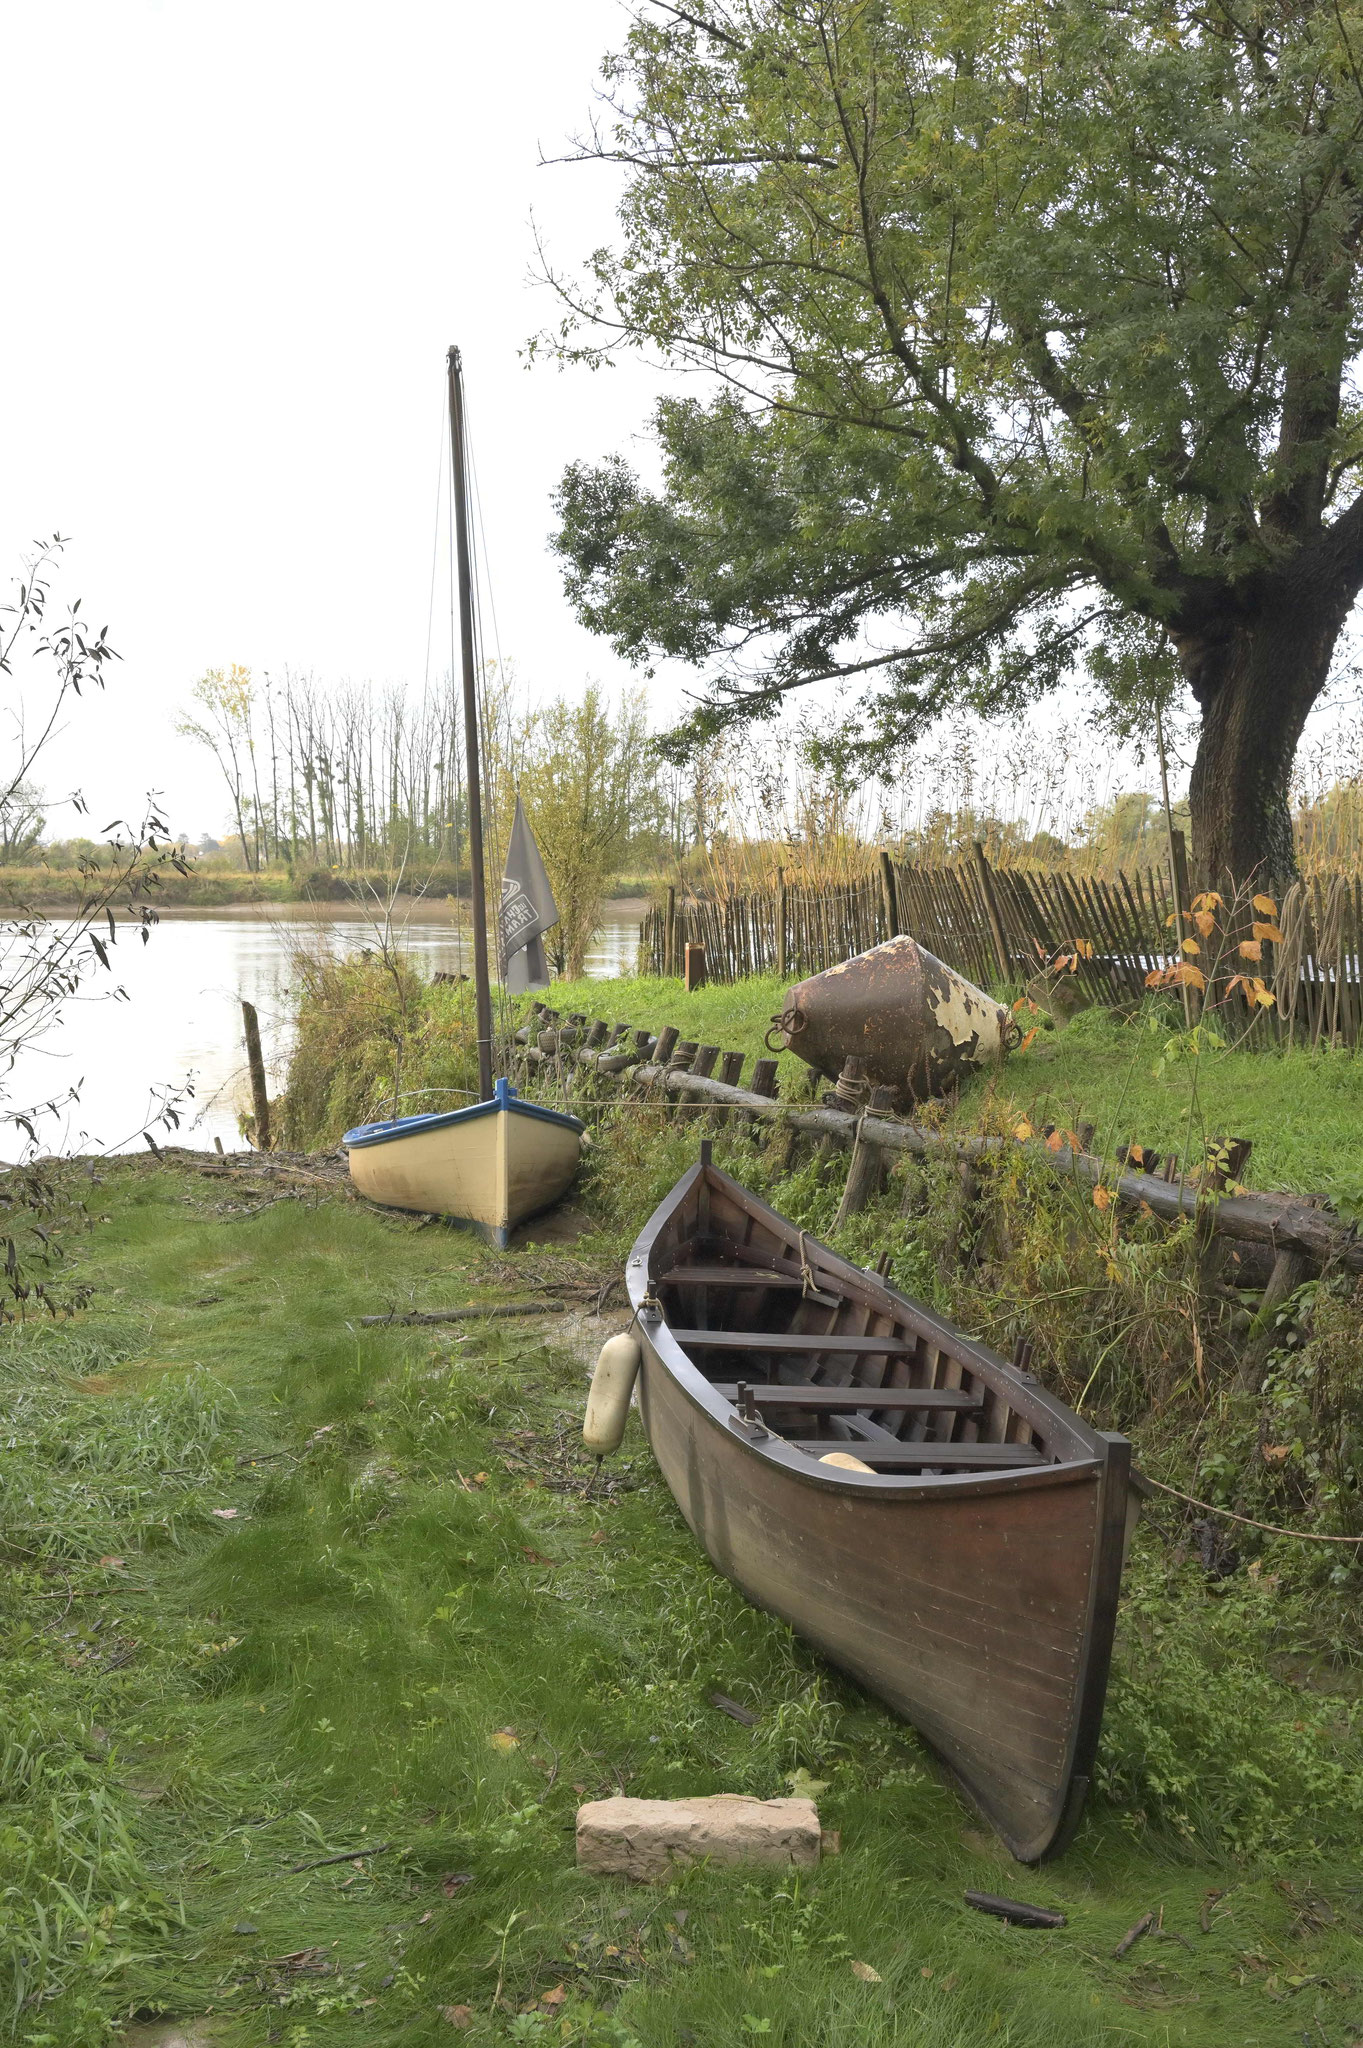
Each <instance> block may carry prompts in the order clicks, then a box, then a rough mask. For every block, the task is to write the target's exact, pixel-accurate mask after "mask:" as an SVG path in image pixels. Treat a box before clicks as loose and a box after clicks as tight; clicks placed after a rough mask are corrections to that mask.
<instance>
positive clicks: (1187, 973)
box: [1174, 960, 1207, 988]
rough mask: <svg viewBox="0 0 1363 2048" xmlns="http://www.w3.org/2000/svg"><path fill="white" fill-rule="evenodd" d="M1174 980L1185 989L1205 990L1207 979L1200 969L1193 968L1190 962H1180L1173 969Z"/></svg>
mask: <svg viewBox="0 0 1363 2048" xmlns="http://www.w3.org/2000/svg"><path fill="white" fill-rule="evenodd" d="M1174 978H1175V980H1177V981H1181V982H1182V983H1183V984H1184V986H1185V987H1187V988H1205V987H1206V986H1207V977H1206V975H1205V974H1204V973H1203V972H1202V969H1201V968H1200V967H1194V965H1193V963H1192V961H1191V960H1181V961H1180V962H1179V964H1178V966H1177V967H1176V968H1175V969H1174Z"/></svg>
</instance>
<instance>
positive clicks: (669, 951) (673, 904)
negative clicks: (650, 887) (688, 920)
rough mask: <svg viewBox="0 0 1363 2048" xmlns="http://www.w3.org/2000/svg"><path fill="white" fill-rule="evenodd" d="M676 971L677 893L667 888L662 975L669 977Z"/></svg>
mask: <svg viewBox="0 0 1363 2048" xmlns="http://www.w3.org/2000/svg"><path fill="white" fill-rule="evenodd" d="M676 971H677V892H676V890H675V888H672V887H670V886H669V888H668V891H667V910H666V912H665V915H664V922H663V973H664V974H665V975H671V974H675V973H676Z"/></svg>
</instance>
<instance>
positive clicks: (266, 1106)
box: [241, 1001, 270, 1152]
mask: <svg viewBox="0 0 1363 2048" xmlns="http://www.w3.org/2000/svg"><path fill="white" fill-rule="evenodd" d="M241 1016H242V1022H243V1023H244V1024H245V1026H246V1064H247V1066H248V1067H249V1068H250V1070H251V1100H252V1102H253V1103H254V1105H255V1113H256V1129H255V1138H254V1141H253V1142H254V1144H255V1148H256V1150H257V1152H268V1151H269V1149H270V1098H269V1095H268V1093H267V1092H266V1087H265V1056H264V1054H263V1053H262V1052H261V1050H260V1019H259V1017H257V1015H256V1006H255V1004H254V1003H248V1002H245V1001H243V1003H242V1006H241Z"/></svg>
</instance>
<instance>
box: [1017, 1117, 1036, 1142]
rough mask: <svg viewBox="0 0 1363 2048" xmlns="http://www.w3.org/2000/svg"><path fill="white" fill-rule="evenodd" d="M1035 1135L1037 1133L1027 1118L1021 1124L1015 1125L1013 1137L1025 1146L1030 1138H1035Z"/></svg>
mask: <svg viewBox="0 0 1363 2048" xmlns="http://www.w3.org/2000/svg"><path fill="white" fill-rule="evenodd" d="M1035 1135H1036V1133H1035V1132H1034V1131H1033V1129H1032V1127H1031V1125H1030V1124H1029V1123H1028V1121H1027V1119H1026V1117H1024V1118H1023V1119H1022V1122H1021V1123H1020V1124H1015V1125H1014V1126H1013V1136H1014V1137H1015V1138H1017V1139H1019V1140H1020V1141H1021V1142H1022V1143H1023V1144H1026V1142H1027V1140H1028V1138H1031V1137H1034V1136H1035Z"/></svg>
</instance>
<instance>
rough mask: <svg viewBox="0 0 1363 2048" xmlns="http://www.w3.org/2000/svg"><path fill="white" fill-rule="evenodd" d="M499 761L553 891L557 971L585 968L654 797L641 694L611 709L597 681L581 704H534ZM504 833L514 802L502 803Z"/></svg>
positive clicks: (551, 937) (552, 946)
mask: <svg viewBox="0 0 1363 2048" xmlns="http://www.w3.org/2000/svg"><path fill="white" fill-rule="evenodd" d="M502 752H503V754H504V756H505V758H503V759H502V760H501V761H500V762H499V763H498V764H497V765H498V767H499V769H500V773H501V775H502V777H503V778H505V779H507V780H510V781H512V782H513V784H514V787H515V789H516V791H517V793H518V794H519V795H520V797H521V800H522V802H523V803H524V805H525V813H526V817H527V818H528V820H529V822H530V829H531V831H532V832H533V833H534V835H535V841H536V844H537V845H538V847H539V850H540V854H541V857H542V859H543V861H544V865H545V868H546V870H547V872H548V875H549V880H550V884H551V886H552V888H553V891H554V902H555V904H556V905H557V907H558V912H559V921H558V924H557V926H556V927H555V928H554V929H553V930H552V931H550V932H549V933H548V935H547V937H546V940H545V943H546V945H547V947H548V948H549V950H550V952H551V953H552V954H553V955H554V957H555V959H556V961H557V963H558V965H559V966H560V967H561V968H563V970H564V971H565V972H566V973H568V974H571V975H579V974H581V972H582V963H583V961H584V960H585V958H586V955H587V948H588V947H589V946H590V945H591V942H592V940H593V939H594V938H595V936H596V932H597V928H598V926H599V925H600V922H601V906H602V904H603V902H604V901H605V897H606V892H607V889H608V887H609V884H610V879H611V876H612V875H613V874H614V873H615V871H616V869H617V868H618V867H619V866H620V863H621V861H622V860H623V859H624V858H625V856H626V853H627V852H628V850H629V847H630V842H631V839H632V837H633V836H634V834H635V832H636V830H637V828H638V823H639V819H638V816H637V815H636V813H637V812H638V811H639V810H640V809H643V810H645V811H646V810H648V809H649V808H650V805H651V800H652V799H653V798H654V794H655V792H654V782H655V779H656V771H655V767H654V764H653V762H652V760H651V757H650V753H649V747H648V722H647V717H646V712H645V705H644V696H643V692H642V691H634V692H630V693H627V694H626V695H625V696H624V697H623V698H622V700H621V702H620V704H619V705H618V706H614V705H612V704H611V702H610V700H609V699H608V697H607V696H606V693H605V692H604V691H603V690H602V689H600V688H599V687H598V685H597V684H595V683H592V684H589V685H588V687H587V689H586V690H584V692H583V694H582V696H581V697H580V698H579V699H577V700H576V701H569V700H568V699H566V698H563V697H556V698H554V699H553V700H552V702H550V703H548V704H542V705H538V706H536V708H535V709H534V710H533V711H531V712H530V714H529V715H528V716H527V718H526V719H525V720H524V722H523V724H522V725H521V727H520V728H519V729H518V730H515V731H514V732H513V733H512V734H510V735H509V736H508V739H506V740H504V741H503V743H502ZM501 808H502V810H503V811H504V812H505V813H506V814H507V815H506V816H505V817H504V818H503V819H502V825H503V830H504V832H507V833H509V830H510V812H511V809H512V808H513V806H512V805H511V804H510V803H507V802H504V803H503V804H502V806H501Z"/></svg>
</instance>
